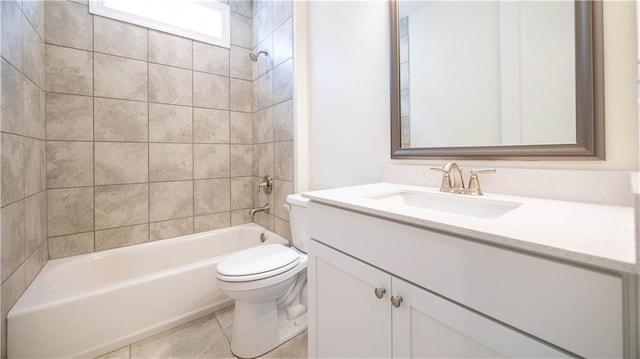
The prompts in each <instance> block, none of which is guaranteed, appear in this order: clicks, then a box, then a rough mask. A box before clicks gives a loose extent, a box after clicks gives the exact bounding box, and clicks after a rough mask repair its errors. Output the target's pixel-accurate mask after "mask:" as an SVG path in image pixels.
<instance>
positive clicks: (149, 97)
mask: <svg viewBox="0 0 640 359" xmlns="http://www.w3.org/2000/svg"><path fill="white" fill-rule="evenodd" d="M145 35H146V45H147V58H146V60H147V181H146V183H147V222H148V223H149V231H148V232H147V242H150V241H151V178H150V176H149V174H150V173H151V142H150V140H151V75H150V73H149V29H145ZM129 351H131V347H129Z"/></svg>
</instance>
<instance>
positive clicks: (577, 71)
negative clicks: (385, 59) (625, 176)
mask: <svg viewBox="0 0 640 359" xmlns="http://www.w3.org/2000/svg"><path fill="white" fill-rule="evenodd" d="M391 16H392V18H391V25H392V26H391V30H392V31H391V32H392V33H391V39H392V57H391V64H392V78H391V85H392V88H391V95H392V96H391V97H392V108H391V110H392V111H391V125H392V127H391V135H392V138H391V157H392V158H410V159H417V158H475V159H554V158H555V159H592V160H597V159H604V96H603V66H602V63H603V59H602V3H601V2H595V1H594V2H591V1H575V2H573V1H567V0H564V1H562V0H561V1H551V2H549V1H489V2H484V1H483V2H478V1H467V2H459V1H419V2H416V1H405V0H399V1H391Z"/></svg>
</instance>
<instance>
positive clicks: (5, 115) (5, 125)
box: [0, 2, 24, 135]
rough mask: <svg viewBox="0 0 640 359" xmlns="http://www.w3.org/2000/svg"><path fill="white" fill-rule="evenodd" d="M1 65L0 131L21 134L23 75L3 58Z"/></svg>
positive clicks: (22, 125)
mask: <svg viewBox="0 0 640 359" xmlns="http://www.w3.org/2000/svg"><path fill="white" fill-rule="evenodd" d="M2 4H4V2H2ZM1 66H2V70H1V71H0V72H1V73H2V75H1V78H0V81H1V82H2V86H1V90H2V111H1V116H2V118H1V119H0V120H1V123H2V131H3V132H11V133H15V134H19V135H21V134H24V80H23V78H24V77H23V76H22V74H21V73H20V72H19V71H18V70H16V69H15V68H14V67H13V66H11V64H9V63H8V62H7V61H5V60H4V59H2V65H1Z"/></svg>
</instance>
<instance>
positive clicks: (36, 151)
mask: <svg viewBox="0 0 640 359" xmlns="http://www.w3.org/2000/svg"><path fill="white" fill-rule="evenodd" d="M45 189H47V160H46V146H45V141H41V140H34V139H31V138H25V139H24V192H25V194H24V195H25V196H26V197H28V196H31V195H32V194H34V193H36V192H40V191H44V190H45Z"/></svg>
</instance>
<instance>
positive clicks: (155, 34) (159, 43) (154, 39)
mask: <svg viewBox="0 0 640 359" xmlns="http://www.w3.org/2000/svg"><path fill="white" fill-rule="evenodd" d="M191 43H192V41H191V40H189V39H186V38H184V37H180V36H176V35H171V34H167V33H164V32H159V31H155V30H149V62H155V63H158V64H163V65H171V66H177V67H183V68H186V69H191V63H192V53H193V51H192V47H191V46H192V45H191Z"/></svg>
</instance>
